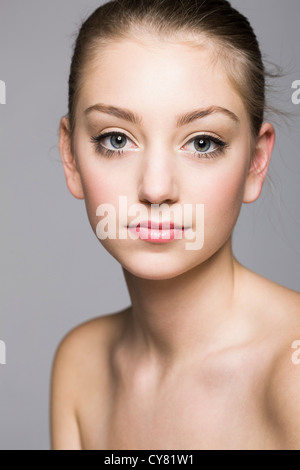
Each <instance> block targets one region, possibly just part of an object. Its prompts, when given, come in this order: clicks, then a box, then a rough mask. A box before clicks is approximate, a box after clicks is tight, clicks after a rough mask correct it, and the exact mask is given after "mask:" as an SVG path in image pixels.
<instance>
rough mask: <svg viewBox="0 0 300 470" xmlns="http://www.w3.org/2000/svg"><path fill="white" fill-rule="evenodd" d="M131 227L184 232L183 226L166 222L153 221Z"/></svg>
mask: <svg viewBox="0 0 300 470" xmlns="http://www.w3.org/2000/svg"><path fill="white" fill-rule="evenodd" d="M129 227H143V228H148V229H151V228H152V229H154V230H168V229H169V230H172V229H175V230H176V229H177V230H183V228H184V227H183V226H182V225H180V224H175V223H174V222H170V221H169V220H168V221H165V222H154V221H153V220H146V221H143V222H139V223H138V224H130V225H129Z"/></svg>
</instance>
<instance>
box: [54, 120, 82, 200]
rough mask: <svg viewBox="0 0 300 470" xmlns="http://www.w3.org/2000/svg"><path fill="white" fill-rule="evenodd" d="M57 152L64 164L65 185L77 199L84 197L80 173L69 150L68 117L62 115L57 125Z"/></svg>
mask: <svg viewBox="0 0 300 470" xmlns="http://www.w3.org/2000/svg"><path fill="white" fill-rule="evenodd" d="M59 152H60V155H61V159H62V163H63V166H64V173H65V177H66V182H67V186H68V188H69V191H70V193H71V194H72V195H73V196H74V197H76V198H77V199H84V192H83V187H82V183H81V178H80V173H79V171H78V168H77V164H76V161H75V158H74V156H73V154H72V150H71V135H70V125H69V119H68V118H67V117H63V118H62V119H61V121H60V126H59Z"/></svg>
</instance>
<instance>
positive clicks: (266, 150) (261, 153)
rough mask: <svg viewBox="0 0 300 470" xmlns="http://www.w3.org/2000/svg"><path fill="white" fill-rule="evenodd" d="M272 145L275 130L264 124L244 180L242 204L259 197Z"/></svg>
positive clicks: (270, 125)
mask: <svg viewBox="0 0 300 470" xmlns="http://www.w3.org/2000/svg"><path fill="white" fill-rule="evenodd" d="M274 143H275V129H274V127H273V126H272V124H270V123H268V122H265V123H264V124H263V125H262V126H261V128H260V132H259V135H258V137H257V140H256V145H255V150H254V155H253V157H252V160H251V165H250V168H249V171H248V175H247V178H246V184H245V189H244V197H243V202H244V203H246V204H249V203H250V202H254V201H256V200H257V199H258V198H259V196H260V193H261V191H262V187H263V184H264V181H265V178H266V176H267V171H268V168H269V164H270V160H271V156H272V151H273V147H274Z"/></svg>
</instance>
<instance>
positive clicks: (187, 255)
mask: <svg viewBox="0 0 300 470" xmlns="http://www.w3.org/2000/svg"><path fill="white" fill-rule="evenodd" d="M250 139H251V136H250V126H249V119H248V115H247V112H246V110H245V107H244V104H243V102H242V101H241V98H240V97H239V95H238V94H237V92H236V91H235V90H234V89H233V87H232V85H231V84H230V82H229V80H228V78H227V76H226V74H225V72H224V70H223V67H222V65H221V64H220V63H218V62H217V63H214V64H213V62H212V61H211V58H210V52H209V49H208V48H206V47H202V48H201V47H197V48H196V47H191V46H188V45H184V44H183V43H182V44H181V43H171V42H158V41H157V40H153V41H150V40H147V41H146V40H145V41H143V42H142V41H140V42H138V41H134V40H132V41H131V40H122V41H119V42H117V41H116V42H114V43H112V44H110V45H107V46H105V47H104V49H99V55H98V56H97V58H96V60H95V62H94V63H93V67H90V68H89V69H88V71H87V72H86V74H85V80H84V83H83V86H82V89H81V92H80V96H79V100H78V104H77V108H76V127H75V131H74V136H73V152H74V153H73V155H72V158H73V161H72V163H71V164H70V165H69V166H68V167H67V168H65V172H66V177H67V182H68V186H69V189H70V191H71V192H72V194H73V195H74V196H76V197H78V198H80V197H84V199H85V203H86V208H87V213H88V216H89V220H90V223H91V226H92V228H93V230H94V232H95V233H96V231H97V225H98V224H99V222H100V220H101V217H100V212H99V211H98V215H97V209H98V207H99V206H101V205H103V204H110V205H112V206H114V208H115V210H116V219H117V220H116V226H117V227H118V224H119V222H120V225H123V229H124V230H125V232H127V226H128V225H130V223H131V222H133V221H134V222H136V221H137V219H138V218H139V217H140V222H146V223H148V222H149V223H150V222H151V221H153V219H155V220H156V221H159V222H168V221H169V222H170V221H171V222H173V223H175V224H177V223H178V225H180V227H181V230H183V231H182V233H181V238H179V239H174V240H172V234H173V235H174V232H173V231H172V230H170V231H169V232H168V233H167V234H165V237H164V238H166V239H168V238H171V240H170V239H169V240H167V241H166V242H164V243H162V240H161V237H160V235H159V234H161V233H162V230H156V231H154V232H155V233H154V234H153V232H151V231H147V230H148V229H147V228H146V223H145V224H143V223H141V225H140V226H138V229H137V231H138V230H140V231H142V230H144V232H145V231H146V232H147V234H148V235H145V234H144V236H148V239H143V238H138V239H133V238H132V237H130V234H129V232H128V236H127V237H126V238H124V239H121V238H120V237H119V235H118V231H117V239H109V238H108V239H106V240H102V241H101V243H102V244H103V245H104V247H105V248H106V249H107V250H108V251H109V252H110V253H111V254H112V255H113V256H114V257H115V258H116V259H117V260H118V261H119V262H120V263H121V265H122V266H123V267H124V268H125V269H126V270H127V271H129V272H130V273H132V274H134V275H136V276H138V277H142V278H145V279H168V278H173V277H175V276H178V275H180V274H183V273H185V272H187V271H189V270H191V269H193V268H195V267H196V266H199V265H201V263H204V262H205V261H206V260H208V259H209V258H210V257H211V256H212V255H214V254H215V253H216V252H217V251H218V250H219V249H220V248H221V247H222V246H223V245H224V244H225V243H226V242H227V241H228V240H229V238H230V236H231V234H232V231H233V228H234V225H235V223H236V220H237V218H238V215H239V211H240V208H241V204H242V202H243V201H244V202H251V201H245V197H246V196H245V191H246V187H247V184H248V185H249V184H250V183H249V181H248V179H249V178H250V176H249V166H250V148H251V140H250ZM61 142H65V140H64V139H63V136H61ZM269 147H270V145H269ZM65 148H66V146H65V144H64V143H61V153H62V154H64V153H65V154H66V153H67V150H65ZM251 187H252V186H251ZM252 190H253V187H252ZM249 191H250V192H251V190H250V189H249V188H248V192H249ZM252 192H253V191H252ZM256 192H257V194H255V195H254V196H253V199H255V198H257V197H258V195H259V192H260V191H259V189H257V191H256ZM120 196H123V198H125V197H126V204H127V209H126V210H127V214H126V215H127V223H126V224H125V222H124V221H123V217H124V214H123V215H122V217H121V214H120V211H119V202H120V199H119V197H120ZM123 200H125V199H123ZM134 204H139V205H140V207H141V208H143V212H142V214H141V213H140V214H139V213H138V212H136V215H134V213H133V212H131V213H130V207H132V206H133V205H134ZM162 204H164V206H162V208H165V210H162V211H161V212H160V215H158V216H157V217H158V218H156V215H157V214H158V211H157V210H156V209H157V208H158V207H159V205H162ZM197 205H198V206H197ZM199 205H202V206H201V207H203V208H204V220H200V219H198V218H197V210H196V208H197V207H199ZM187 206H188V207H189V208H192V212H190V213H189V215H187V217H186V218H185V220H184V219H183V217H182V214H184V213H185V211H184V207H187ZM172 208H177V209H176V210H175V212H174V213H173V212H172ZM180 208H182V212H181V213H180V211H179V209H180ZM167 209H169V211H168V210H167ZM145 211H146V212H145ZM102 215H104V213H103V214H102ZM159 217H160V218H159ZM121 218H122V221H121ZM179 219H180V220H179ZM201 219H202V218H201ZM203 224H204V227H203ZM133 225H134V223H133ZM135 225H137V222H136V223H135ZM200 225H202V226H200ZM182 226H183V228H182ZM98 227H99V225H98ZM171 227H172V226H171ZM157 228H158V226H157ZM160 228H161V226H160ZM188 231H190V233H195V232H196V231H197V232H198V233H199V231H201V233H204V244H203V246H201V248H198V249H197V248H196V249H187V248H186V246H187V237H186V234H187V233H188ZM123 233H124V232H123ZM151 233H152V238H151V237H150V238H149V234H150V235H151ZM153 237H154V238H153ZM155 237H158V238H159V239H160V240H159V242H158V243H157V242H155V241H157V240H155ZM135 238H136V237H135ZM191 241H192V240H191Z"/></svg>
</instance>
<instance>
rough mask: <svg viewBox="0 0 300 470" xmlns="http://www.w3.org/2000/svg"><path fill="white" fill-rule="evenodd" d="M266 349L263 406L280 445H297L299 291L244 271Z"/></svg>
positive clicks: (299, 428)
mask: <svg viewBox="0 0 300 470" xmlns="http://www.w3.org/2000/svg"><path fill="white" fill-rule="evenodd" d="M247 275H248V276H249V281H250V284H251V285H252V287H253V293H254V292H255V293H256V294H257V298H258V299H259V302H260V308H259V309H258V311H259V313H260V315H261V317H262V323H261V327H262V332H263V334H262V335H261V338H262V339H263V341H264V342H265V347H266V350H268V351H269V353H268V354H269V358H270V361H269V368H268V372H267V377H266V389H265V390H266V394H265V406H266V410H267V412H268V415H269V418H270V419H271V422H272V426H273V429H274V430H275V431H276V432H277V435H278V440H279V442H280V443H281V445H282V448H283V449H300V400H299V396H300V293H299V292H297V291H294V290H292V289H289V288H286V287H284V286H281V285H279V284H277V283H275V282H272V281H270V280H268V279H266V278H264V277H262V276H260V275H258V274H256V273H253V272H248V273H247Z"/></svg>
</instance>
